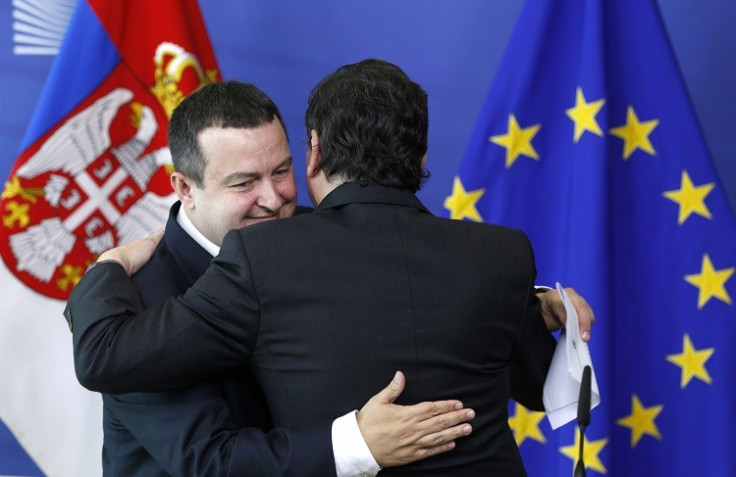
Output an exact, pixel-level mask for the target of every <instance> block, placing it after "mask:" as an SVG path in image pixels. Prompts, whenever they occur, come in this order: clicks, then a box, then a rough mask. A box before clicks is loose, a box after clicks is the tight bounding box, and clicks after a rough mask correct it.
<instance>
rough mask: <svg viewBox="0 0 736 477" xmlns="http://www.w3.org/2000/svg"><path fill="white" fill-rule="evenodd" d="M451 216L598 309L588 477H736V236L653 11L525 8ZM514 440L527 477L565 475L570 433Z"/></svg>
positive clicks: (639, 0) (527, 427)
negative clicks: (504, 244)
mask: <svg viewBox="0 0 736 477" xmlns="http://www.w3.org/2000/svg"><path fill="white" fill-rule="evenodd" d="M445 207H446V208H447V209H448V210H449V215H450V217H451V218H455V219H462V220H474V221H479V222H480V221H483V222H492V223H499V224H504V225H508V226H512V227H517V228H520V229H522V230H524V231H525V232H526V233H527V234H528V235H529V237H530V238H531V240H532V243H533V245H534V249H535V253H536V257H537V269H538V270H539V283H540V284H553V283H554V282H555V281H560V282H561V283H562V284H563V285H565V286H572V287H573V288H575V289H576V290H577V291H578V292H580V293H581V294H582V295H583V296H584V297H585V298H586V299H587V300H588V301H589V303H590V304H591V305H592V306H593V309H594V310H595V314H596V323H595V326H594V327H593V334H592V336H593V339H592V341H591V342H590V348H591V354H592V357H593V364H594V368H595V371H596V377H597V379H598V384H599V388H600V391H601V399H602V402H601V405H600V406H598V407H597V408H596V409H594V411H593V413H592V422H591V425H590V427H588V429H587V430H586V433H585V443H584V444H585V446H584V448H585V453H584V462H585V465H586V467H587V471H588V475H614V476H636V475H666V476H694V475H710V476H727V475H733V473H734V472H735V471H736V453H734V451H733V445H734V442H736V432H734V425H735V423H736V410H735V404H736V378H735V377H736V308H735V307H734V303H733V298H734V294H736V278H734V271H736V222H735V221H734V215H733V213H732V211H731V210H730V209H729V206H728V204H727V202H726V198H725V195H724V191H723V188H722V186H721V184H720V183H719V180H718V177H717V176H716V174H715V171H714V167H713V165H712V162H711V160H710V157H709V153H708V150H707V148H706V146H705V142H704V140H703V137H702V135H701V132H700V130H699V126H698V123H697V120H696V118H695V114H694V111H693V108H692V105H691V103H690V100H689V98H688V95H687V91H686V89H685V86H684V83H683V80H682V77H681V75H680V72H679V69H678V65H677V63H676V60H675V58H674V55H673V52H672V48H671V46H670V43H669V40H668V38H667V34H666V31H665V28H664V25H663V22H662V19H661V16H660V14H659V11H658V9H657V5H656V2H655V1H654V0H608V1H607V0H529V1H528V2H527V4H526V5H525V7H524V10H523V12H522V14H521V16H520V19H519V22H518V25H517V27H516V29H515V31H514V34H513V35H512V37H511V40H510V43H509V46H508V48H507V51H506V54H505V57H504V59H503V61H502V63H501V65H500V67H499V70H498V73H497V75H496V77H495V79H494V83H493V85H492V87H491V90H490V92H489V94H488V97H487V100H486V102H485V104H484V106H483V108H482V111H481V113H480V117H479V119H478V122H477V124H476V127H475V130H474V132H473V134H472V137H471V140H470V143H469V145H468V147H467V150H466V152H465V155H464V157H463V160H462V164H461V166H460V169H459V171H458V174H457V176H456V177H455V179H454V183H453V185H452V192H451V194H450V195H449V196H448V197H447V199H446V201H445ZM509 425H510V427H511V429H512V431H513V432H514V435H515V436H516V441H517V443H518V445H519V447H520V449H521V452H522V456H523V458H524V461H525V465H526V468H527V471H528V473H529V475H530V476H548V475H560V476H565V477H567V476H569V475H571V473H572V468H573V466H574V464H575V462H576V461H577V454H578V445H577V444H578V441H577V439H579V436H578V433H577V432H576V427H575V424H574V423H570V424H567V425H565V426H563V427H561V428H559V429H557V430H555V431H552V430H551V428H550V427H549V424H548V423H547V421H546V419H545V418H544V415H543V414H540V413H532V412H530V411H528V410H526V409H524V408H522V407H521V406H519V405H518V404H516V403H510V406H509Z"/></svg>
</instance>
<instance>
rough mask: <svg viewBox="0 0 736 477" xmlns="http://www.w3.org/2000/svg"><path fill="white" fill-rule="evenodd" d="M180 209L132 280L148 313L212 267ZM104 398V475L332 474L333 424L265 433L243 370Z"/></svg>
mask: <svg viewBox="0 0 736 477" xmlns="http://www.w3.org/2000/svg"><path fill="white" fill-rule="evenodd" d="M180 205H181V204H180V203H179V202H177V203H176V204H174V206H173V207H172V208H171V211H170V213H169V220H168V223H167V224H166V232H165V234H164V236H163V239H162V241H161V243H159V245H158V247H157V249H156V251H155V252H154V255H153V257H152V258H151V260H150V261H149V262H148V263H147V264H146V265H145V266H144V267H143V268H142V269H141V270H140V271H139V272H138V273H137V274H136V275H134V276H133V281H134V283H135V286H136V288H137V289H138V290H139V292H140V297H141V300H142V304H143V305H144V306H146V307H148V306H153V305H157V304H159V303H162V302H164V301H166V299H167V298H169V297H172V296H178V295H180V294H181V293H183V292H184V291H186V289H187V288H189V287H190V286H192V284H193V283H194V282H195V281H196V280H197V278H199V277H200V276H201V275H202V274H203V273H204V271H205V270H206V269H207V267H208V266H209V264H210V261H211V260H212V256H211V255H210V254H209V253H208V252H207V251H205V250H204V249H203V248H202V247H200V246H199V245H198V244H197V242H195V241H194V239H192V238H191V237H190V236H189V235H188V234H187V233H186V232H185V231H184V230H183V229H182V228H181V226H180V225H179V223H178V222H177V220H176V214H177V213H178V211H179V208H180ZM300 211H303V210H300ZM102 398H103V429H104V445H103V452H102V467H103V473H104V475H106V476H121V477H130V476H145V477H155V476H167V475H174V476H185V475H236V476H241V475H263V476H269V477H270V476H273V475H282V474H283V475H295V476H296V475H299V476H301V475H306V474H309V475H314V476H323V475H331V474H332V475H334V473H335V472H334V460H333V454H332V439H331V420H325V421H323V422H320V423H318V424H316V425H314V426H312V428H311V429H309V430H308V431H295V430H286V429H278V430H275V431H272V432H271V433H270V434H267V433H266V432H264V431H269V430H271V429H272V424H271V418H270V414H269V410H268V406H267V404H266V402H265V399H264V397H263V393H262V392H261V390H260V387H259V386H258V383H257V382H256V381H255V379H254V378H253V375H252V373H251V372H250V370H248V369H246V368H245V367H243V368H242V369H240V370H235V371H233V372H230V373H228V374H227V375H223V376H218V377H215V378H211V379H209V380H206V381H204V382H201V383H198V384H195V385H192V386H189V387H186V388H183V389H177V390H174V391H170V392H161V393H131V394H121V395H114V394H103V396H102ZM243 428H245V429H243ZM330 468H332V472H331V473H330Z"/></svg>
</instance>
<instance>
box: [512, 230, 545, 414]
mask: <svg viewBox="0 0 736 477" xmlns="http://www.w3.org/2000/svg"><path fill="white" fill-rule="evenodd" d="M524 238H525V240H526V244H527V247H528V249H529V256H530V262H529V285H528V287H527V297H526V304H525V306H524V312H523V320H524V324H523V328H522V331H521V335H520V337H519V341H518V342H517V344H516V346H515V347H514V351H513V356H512V361H511V397H513V398H514V400H515V401H517V402H519V403H520V404H522V405H523V406H525V407H527V408H529V409H532V410H536V411H544V404H543V402H542V394H543V390H544V381H545V379H546V378H547V371H548V370H549V365H550V363H551V362H552V356H553V354H554V351H555V346H556V341H555V339H554V337H553V336H552V334H551V333H550V332H549V331H548V330H547V326H546V325H545V323H544V319H543V318H542V313H541V304H540V302H539V298H538V297H537V295H536V290H535V288H534V282H535V280H536V278H537V270H536V267H535V265H534V252H533V251H532V247H531V244H530V243H529V240H528V239H526V237H524Z"/></svg>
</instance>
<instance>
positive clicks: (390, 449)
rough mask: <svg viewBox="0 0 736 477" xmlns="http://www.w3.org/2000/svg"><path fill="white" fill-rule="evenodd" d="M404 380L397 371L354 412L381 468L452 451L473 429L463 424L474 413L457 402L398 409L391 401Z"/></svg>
mask: <svg viewBox="0 0 736 477" xmlns="http://www.w3.org/2000/svg"><path fill="white" fill-rule="evenodd" d="M405 385H406V380H405V377H404V374H403V373H402V372H401V371H397V372H396V375H395V376H394V379H393V380H392V381H391V383H390V384H389V385H388V386H387V387H386V388H384V389H383V390H382V391H381V392H380V393H378V394H376V395H375V396H373V397H372V398H371V399H370V400H369V401H368V402H367V403H366V404H365V406H363V408H362V409H361V410H360V411H359V412H358V427H359V428H360V432H361V433H362V434H363V438H364V439H365V442H366V444H367V445H368V449H370V451H371V454H373V458H374V459H376V462H378V465H380V466H381V467H392V466H396V465H403V464H408V463H410V462H414V461H417V460H421V459H425V458H427V457H430V456H433V455H436V454H441V453H443V452H447V451H449V450H452V449H454V448H455V439H457V438H459V437H463V436H467V435H468V434H470V433H471V432H472V430H473V428H472V426H471V425H470V424H468V422H467V421H469V420H471V419H473V418H474V417H475V411H473V410H472V409H465V408H463V405H462V403H461V402H460V401H457V400H447V401H433V402H423V403H419V404H415V405H412V406H401V405H398V404H394V401H395V400H396V399H397V398H398V397H399V395H400V394H401V393H402V391H403V390H404V386H405Z"/></svg>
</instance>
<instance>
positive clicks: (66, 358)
mask: <svg viewBox="0 0 736 477" xmlns="http://www.w3.org/2000/svg"><path fill="white" fill-rule="evenodd" d="M219 80H220V73H219V70H218V66H217V62H216V59H215V56H214V53H213V51H212V47H211V45H210V41H209V38H208V35H207V31H206V28H205V25H204V22H203V20H202V17H201V14H200V12H199V6H198V4H197V2H196V0H157V1H155V2H109V1H104V0H80V1H79V2H78V4H77V6H76V8H75V10H74V13H73V15H72V17H71V21H70V24H69V27H68V29H67V33H66V36H65V37H64V41H63V43H62V45H61V49H60V51H59V55H58V56H57V58H56V60H55V62H54V65H53V67H52V69H51V73H50V75H49V77H48V80H47V82H46V86H45V88H44V91H43V94H42V96H41V98H40V100H39V103H38V106H37V108H36V111H35V113H34V116H33V119H32V121H31V124H30V126H29V128H28V130H27V132H26V136H25V139H24V141H23V146H22V151H23V152H22V153H21V154H20V156H19V157H18V158H17V160H16V162H15V165H14V166H13V168H12V169H11V171H10V175H9V177H8V180H7V182H5V185H4V188H3V191H2V196H1V198H0V216H1V217H2V223H3V227H2V228H0V256H1V257H2V262H0V280H1V283H3V288H4V294H5V296H7V297H8V298H7V299H5V300H2V303H0V374H1V375H2V376H3V379H4V389H3V392H2V393H0V419H2V421H3V422H4V423H5V424H6V425H7V426H8V428H9V429H10V430H11V432H12V433H13V434H14V436H15V437H16V439H17V440H18V441H19V443H20V444H21V446H22V447H23V448H24V449H25V451H26V452H27V453H28V455H29V456H30V458H31V459H32V460H33V461H34V462H35V464H36V465H37V466H38V468H39V469H40V471H42V472H43V473H44V474H47V475H60V476H62V475H69V476H79V475H96V474H99V473H100V468H101V464H100V462H101V457H100V455H101V453H100V449H101V445H102V433H101V429H102V424H101V422H102V417H101V400H100V399H99V396H97V395H96V394H94V393H90V392H87V391H85V390H84V389H83V388H82V387H81V386H80V385H79V384H78V383H77V380H76V378H75V376H74V371H73V360H72V350H71V335H70V334H69V331H68V329H66V324H65V322H64V319H63V317H62V314H61V312H62V309H63V305H64V301H65V300H66V298H67V297H68V296H69V293H70V292H71V289H72V288H73V286H74V284H75V283H76V282H77V281H78V280H79V279H80V278H81V276H82V274H83V273H84V271H85V269H86V267H87V266H88V265H89V264H90V263H91V262H93V261H94V260H95V259H96V257H97V255H99V254H100V253H101V252H102V251H104V250H106V249H108V248H110V247H113V246H115V245H117V244H120V243H124V242H127V241H130V240H133V239H136V238H138V237H142V236H145V235H149V234H151V233H153V232H155V231H157V230H159V229H160V228H161V227H162V226H163V224H164V223H165V220H166V217H167V214H168V208H169V206H170V205H171V203H172V202H173V200H174V196H173V195H172V191H171V187H170V185H169V180H168V175H169V174H170V172H171V168H170V164H171V160H170V159H171V158H170V155H169V152H168V148H167V138H166V132H167V124H168V118H169V117H170V115H171V111H172V110H173V108H174V107H175V106H176V105H177V104H178V103H179V101H181V99H182V98H184V97H185V96H186V95H187V94H189V93H191V92H192V91H194V90H195V89H197V88H199V87H200V86H202V85H204V84H207V83H210V82H214V81H219Z"/></svg>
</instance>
